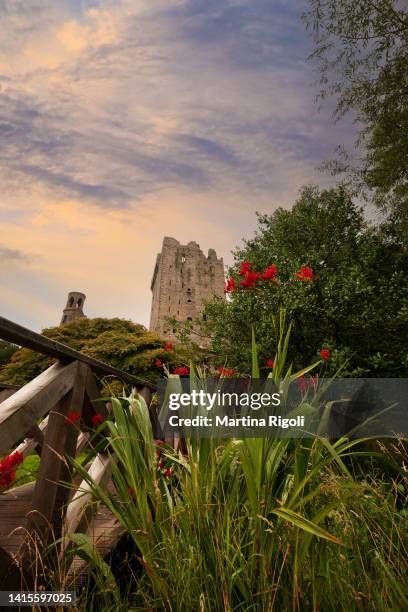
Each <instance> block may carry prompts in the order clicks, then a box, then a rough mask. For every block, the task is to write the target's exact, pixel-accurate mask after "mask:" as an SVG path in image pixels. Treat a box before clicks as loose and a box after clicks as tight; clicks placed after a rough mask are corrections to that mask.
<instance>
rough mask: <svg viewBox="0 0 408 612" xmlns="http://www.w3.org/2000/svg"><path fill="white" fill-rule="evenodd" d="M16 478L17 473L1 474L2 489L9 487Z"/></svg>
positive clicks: (0, 484)
mask: <svg viewBox="0 0 408 612" xmlns="http://www.w3.org/2000/svg"><path fill="white" fill-rule="evenodd" d="M15 477H16V472H15V471H13V472H6V473H5V474H1V475H0V486H2V487H9V486H10V485H11V484H12V482H13V480H14V479H15Z"/></svg>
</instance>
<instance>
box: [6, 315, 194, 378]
mask: <svg viewBox="0 0 408 612" xmlns="http://www.w3.org/2000/svg"><path fill="white" fill-rule="evenodd" d="M43 334H44V336H47V337H48V338H52V339H53V340H57V341H58V342H62V343H63V344H66V345H68V346H71V347H72V348H74V349H76V350H77V351H81V352H83V353H84V354H86V355H90V356H91V357H94V358H96V359H99V360H101V361H104V362H105V363H108V364H111V365H113V366H115V367H117V368H119V369H121V370H123V371H124V372H129V373H130V374H133V375H135V376H138V377H139V378H142V379H144V380H150V381H155V380H156V379H157V378H158V377H159V376H161V375H162V369H161V368H158V367H157V366H156V365H155V364H154V362H155V360H156V359H160V360H161V361H163V363H166V364H168V365H170V366H172V365H180V364H185V363H188V362H189V360H190V359H191V358H192V355H191V353H190V352H189V351H187V350H186V349H184V348H183V347H181V346H179V345H176V344H175V345H174V349H173V350H171V351H166V350H164V348H163V347H164V343H165V340H163V339H162V338H161V337H160V336H158V335H157V334H156V333H154V332H150V331H147V330H146V328H145V327H143V325H138V324H136V323H132V321H126V320H124V319H102V318H97V319H86V318H83V319H77V320H75V321H72V322H71V323H69V324H68V325H65V326H62V327H51V328H48V329H45V330H44V331H43ZM51 363H52V359H49V358H48V357H45V356H43V355H39V354H38V353H35V352H33V351H31V350H29V349H21V350H18V351H17V352H15V353H14V354H13V355H12V357H11V360H10V362H9V363H8V364H6V365H5V367H4V368H3V369H2V371H1V373H0V380H1V381H2V382H7V383H13V384H19V385H23V384H25V383H26V382H28V381H29V380H31V379H33V378H35V377H36V376H38V374H40V373H41V372H42V371H43V370H45V369H46V368H47V367H49V365H51ZM108 382H109V383H110V384H111V382H112V381H110V380H108V381H104V383H105V384H108ZM106 389H107V390H108V389H109V387H106ZM111 390H112V388H111ZM115 390H117V383H116V387H115Z"/></svg>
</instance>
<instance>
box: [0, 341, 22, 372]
mask: <svg viewBox="0 0 408 612" xmlns="http://www.w3.org/2000/svg"><path fill="white" fill-rule="evenodd" d="M18 349H19V347H18V346H17V345H16V344H12V343H11V342H7V341H6V340H0V366H1V365H3V364H5V363H7V362H8V361H9V360H10V357H11V356H12V355H13V353H15V352H16V351H18Z"/></svg>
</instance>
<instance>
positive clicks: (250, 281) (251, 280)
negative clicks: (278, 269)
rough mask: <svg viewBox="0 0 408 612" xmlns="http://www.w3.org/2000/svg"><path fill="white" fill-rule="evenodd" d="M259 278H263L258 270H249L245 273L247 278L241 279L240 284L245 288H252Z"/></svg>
mask: <svg viewBox="0 0 408 612" xmlns="http://www.w3.org/2000/svg"><path fill="white" fill-rule="evenodd" d="M259 278H261V275H260V274H259V273H258V272H247V273H246V274H245V280H243V281H241V282H240V283H239V284H240V285H241V287H243V288H244V289H250V288H252V287H255V283H256V281H257V280H258V279H259Z"/></svg>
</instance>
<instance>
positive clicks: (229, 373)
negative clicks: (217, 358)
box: [218, 366, 235, 376]
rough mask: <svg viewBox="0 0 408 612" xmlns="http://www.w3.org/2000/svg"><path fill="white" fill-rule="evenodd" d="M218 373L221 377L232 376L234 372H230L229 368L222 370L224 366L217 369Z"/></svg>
mask: <svg viewBox="0 0 408 612" xmlns="http://www.w3.org/2000/svg"><path fill="white" fill-rule="evenodd" d="M218 372H219V373H220V374H221V376H232V375H233V374H235V370H232V369H230V368H224V366H220V367H219V368H218Z"/></svg>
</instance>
